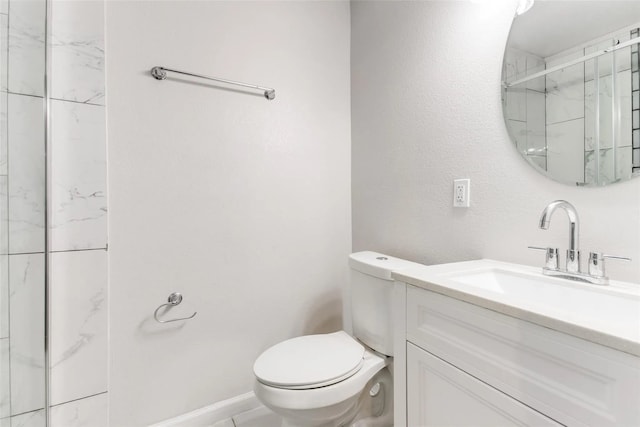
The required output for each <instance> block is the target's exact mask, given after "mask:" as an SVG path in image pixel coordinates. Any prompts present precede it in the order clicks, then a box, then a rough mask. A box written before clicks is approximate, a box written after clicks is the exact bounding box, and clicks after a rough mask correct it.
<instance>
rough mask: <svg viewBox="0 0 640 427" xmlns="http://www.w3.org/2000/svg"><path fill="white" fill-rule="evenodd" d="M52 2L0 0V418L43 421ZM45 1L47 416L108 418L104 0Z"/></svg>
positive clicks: (14, 423) (33, 426)
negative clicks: (46, 294) (47, 299)
mask: <svg viewBox="0 0 640 427" xmlns="http://www.w3.org/2000/svg"><path fill="white" fill-rule="evenodd" d="M45 7H46V1H45V0H8V1H0V363H1V365H0V427H9V426H10V427H18V426H24V427H40V426H43V427H44V425H45V411H44V405H45V400H44V394H43V390H44V355H43V351H42V348H43V343H44V327H43V325H44V318H43V314H42V313H43V311H42V307H43V303H44V301H43V299H44V274H45V273H44V260H45V258H44V257H45V254H44V232H45V228H44V227H45V224H44V214H45V202H44V200H45V185H44V182H45V176H44V174H45V161H46V159H45V156H44V152H45V146H44V144H45V142H44V141H45V139H44V136H45V135H44V114H43V112H44V98H43V96H44V77H43V76H44V74H43V70H44V69H45V68H44V66H45V63H44V52H45V38H44V23H45V13H46V8H45ZM49 13H50V14H51V17H50V22H51V29H50V34H49V38H48V41H49V44H50V53H51V56H50V67H49V69H50V72H51V74H50V78H49V81H50V84H51V85H50V97H51V103H50V106H51V109H50V118H51V127H50V129H51V133H50V137H51V147H52V151H51V158H50V160H49V161H50V163H49V164H50V167H51V174H50V177H51V194H50V200H51V204H50V206H51V212H50V216H49V224H48V225H49V227H50V237H51V241H50V248H51V251H52V252H51V254H50V255H49V286H50V299H51V300H50V309H51V316H50V332H51V338H50V343H51V360H50V378H51V395H50V404H51V405H52V406H51V426H53V427H80V426H96V427H101V426H105V427H106V426H107V419H108V418H107V413H108V410H107V402H108V398H107V392H108V384H107V376H106V372H107V355H108V336H107V325H108V320H107V313H108V311H107V309H108V307H107V292H108V289H107V194H106V191H107V187H106V174H107V170H106V126H105V97H104V93H105V88H104V82H105V79H104V60H105V59H104V41H103V40H104V2H103V1H83V0H71V1H67V0H52V1H51V3H50V12H49ZM8 124H10V126H8ZM7 236H8V237H7ZM3 237H4V238H6V242H4V241H3ZM4 276H6V279H5V280H3V277H4ZM6 379H10V380H8V381H6Z"/></svg>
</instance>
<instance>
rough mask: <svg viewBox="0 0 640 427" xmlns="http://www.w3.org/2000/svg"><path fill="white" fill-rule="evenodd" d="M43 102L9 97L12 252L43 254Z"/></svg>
mask: <svg viewBox="0 0 640 427" xmlns="http://www.w3.org/2000/svg"><path fill="white" fill-rule="evenodd" d="M42 112H43V100H42V99H41V98H36V97H32V96H22V95H13V94H9V123H11V126H10V128H9V150H8V151H9V157H10V158H11V168H10V170H9V251H10V252H11V253H14V254H15V253H26V252H43V251H44V212H45V204H44V193H45V176H44V170H45V141H44V117H43V113H42Z"/></svg>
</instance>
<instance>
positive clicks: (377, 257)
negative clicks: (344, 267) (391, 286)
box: [349, 251, 422, 280]
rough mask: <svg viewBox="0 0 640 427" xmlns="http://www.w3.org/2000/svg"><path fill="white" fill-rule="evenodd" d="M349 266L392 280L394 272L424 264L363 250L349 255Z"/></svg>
mask: <svg viewBox="0 0 640 427" xmlns="http://www.w3.org/2000/svg"><path fill="white" fill-rule="evenodd" d="M349 266H350V267H351V268H353V269H354V270H356V271H359V272H361V273H364V274H368V275H370V276H374V277H378V278H380V279H384V280H392V279H391V273H392V272H394V271H400V270H406V269H408V268H413V267H421V266H422V264H418V263H416V262H411V261H407V260H404V259H400V258H394V257H392V256H389V255H384V254H381V253H378V252H372V251H362V252H355V253H352V254H351V255H349Z"/></svg>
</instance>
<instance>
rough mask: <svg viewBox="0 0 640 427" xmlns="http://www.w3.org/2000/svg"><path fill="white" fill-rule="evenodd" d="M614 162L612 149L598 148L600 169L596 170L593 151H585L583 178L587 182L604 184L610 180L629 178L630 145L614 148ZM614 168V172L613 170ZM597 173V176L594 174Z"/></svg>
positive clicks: (630, 168) (630, 171)
mask: <svg viewBox="0 0 640 427" xmlns="http://www.w3.org/2000/svg"><path fill="white" fill-rule="evenodd" d="M615 151H616V152H615V160H616V161H615V164H614V155H613V150H611V149H605V150H600V164H599V166H600V169H599V171H596V167H595V157H594V154H595V152H594V151H587V152H586V153H585V162H586V165H585V180H586V182H587V183H589V184H596V185H604V184H608V183H611V182H615V181H619V180H626V179H629V178H631V173H632V164H631V160H632V151H631V147H620V148H617V149H616V150H615ZM614 170H615V174H614V172H613V171H614ZM596 175H597V176H596Z"/></svg>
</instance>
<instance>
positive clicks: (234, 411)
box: [151, 392, 261, 427]
mask: <svg viewBox="0 0 640 427" xmlns="http://www.w3.org/2000/svg"><path fill="white" fill-rule="evenodd" d="M260 406H261V404H260V402H259V401H258V399H257V398H256V396H255V394H253V392H249V393H245V394H241V395H240V396H235V397H232V398H231V399H227V400H223V401H221V402H216V403H214V404H213V405H209V406H205V407H204V408H200V409H196V410H195V411H191V412H188V413H186V414H182V415H179V416H177V417H175V418H171V419H168V420H165V421H161V422H159V423H157V424H153V425H152V426H151V427H209V426H211V425H213V424H215V423H217V422H218V421H222V420H225V419H228V418H231V417H233V416H234V415H238V414H240V413H243V412H247V411H250V410H252V409H256V408H259V407H260Z"/></svg>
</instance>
